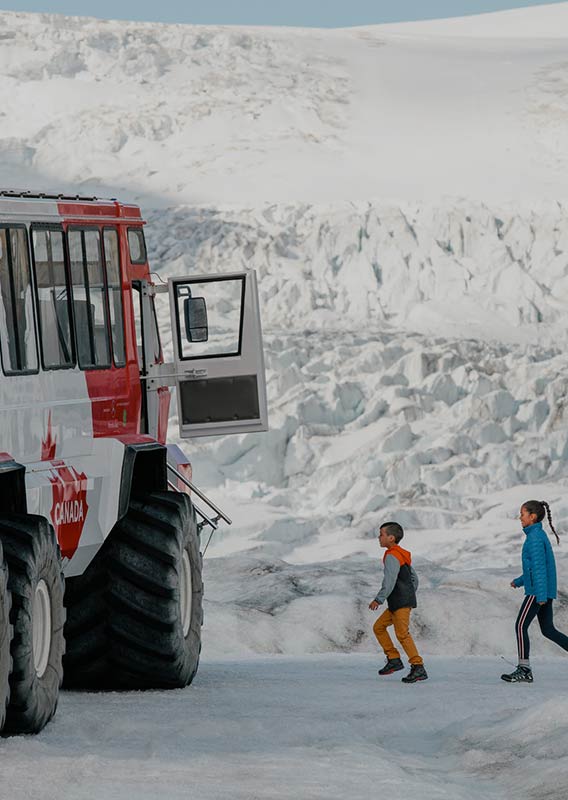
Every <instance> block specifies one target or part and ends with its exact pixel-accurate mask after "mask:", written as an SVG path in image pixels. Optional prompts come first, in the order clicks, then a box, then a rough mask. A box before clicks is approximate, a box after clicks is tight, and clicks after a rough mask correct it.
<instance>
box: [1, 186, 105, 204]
mask: <svg viewBox="0 0 568 800" xmlns="http://www.w3.org/2000/svg"><path fill="white" fill-rule="evenodd" d="M0 197H22V198H25V199H26V200H36V199H37V200H81V201H84V202H86V201H89V200H90V201H93V200H104V201H107V202H112V203H115V202H116V199H115V198H114V197H112V198H106V197H105V198H102V197H95V196H94V195H81V194H65V193H63V192H43V191H34V190H31V189H30V190H25V191H24V190H22V189H0Z"/></svg>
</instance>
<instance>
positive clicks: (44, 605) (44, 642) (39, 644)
mask: <svg viewBox="0 0 568 800" xmlns="http://www.w3.org/2000/svg"><path fill="white" fill-rule="evenodd" d="M32 619H33V655H34V667H35V671H36V673H37V675H38V677H39V678H41V676H42V675H43V673H44V672H45V670H46V669H47V664H48V662H49V651H50V650H51V599H50V597H49V590H48V588H47V584H46V582H45V581H44V580H41V581H39V583H38V585H37V586H36V590H35V595H34V606H33V617H32Z"/></svg>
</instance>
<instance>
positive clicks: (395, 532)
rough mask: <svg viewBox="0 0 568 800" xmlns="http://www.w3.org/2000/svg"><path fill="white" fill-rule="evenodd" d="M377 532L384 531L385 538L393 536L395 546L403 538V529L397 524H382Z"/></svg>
mask: <svg viewBox="0 0 568 800" xmlns="http://www.w3.org/2000/svg"><path fill="white" fill-rule="evenodd" d="M379 530H380V531H386V533H387V536H394V540H395V542H396V543H397V544H398V543H399V542H400V540H401V539H402V537H403V536H404V529H403V527H402V525H399V523H398V522H383V524H382V525H381V527H380V528H379Z"/></svg>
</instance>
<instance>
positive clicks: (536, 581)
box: [501, 500, 568, 683]
mask: <svg viewBox="0 0 568 800" xmlns="http://www.w3.org/2000/svg"><path fill="white" fill-rule="evenodd" d="M545 513H546V516H547V518H548V524H549V525H550V527H551V529H552V532H553V533H554V535H555V536H556V541H557V542H558V543H559V544H560V539H559V538H558V534H557V533H556V531H555V530H554V525H553V524H552V515H551V513H550V506H549V505H548V503H545V502H544V501H542V502H540V501H539V500H529V501H528V502H526V503H523V505H522V506H521V513H520V515H519V519H520V520H521V525H522V526H523V531H524V533H525V536H526V538H525V541H524V544H523V553H522V562H523V574H522V575H521V576H520V577H519V578H515V580H514V581H511V586H513V587H515V588H517V587H520V586H524V588H525V598H524V600H523V602H522V604H521V610H520V611H519V616H518V617H517V622H516V624H515V633H516V636H517V649H518V651H519V664H518V666H517V668H516V669H515V670H514V671H513V672H511V673H510V674H507V675H501V678H502V679H503V680H504V681H508V682H509V683H532V681H533V674H532V670H531V665H530V661H529V649H530V643H529V632H528V631H529V625H530V624H531V622H532V621H533V619H534V618H535V617H538V622H539V625H540V629H541V631H542V634H543V636H546V638H547V639H551V640H552V641H553V642H556V644H558V645H560V647H562V648H563V649H564V650H567V651H568V636H565V635H564V634H563V633H561V632H560V631H558V630H556V628H555V627H554V621H553V612H552V601H553V600H554V599H555V598H556V564H555V561H554V553H553V552H552V546H551V544H550V541H549V540H548V536H547V535H546V533H545V532H544V529H543V527H542V520H543V519H544V515H545Z"/></svg>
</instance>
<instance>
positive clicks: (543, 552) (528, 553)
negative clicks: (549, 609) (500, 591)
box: [513, 522, 556, 603]
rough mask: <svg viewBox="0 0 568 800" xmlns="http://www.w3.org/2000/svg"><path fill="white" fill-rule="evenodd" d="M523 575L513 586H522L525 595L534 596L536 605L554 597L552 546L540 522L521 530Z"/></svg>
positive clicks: (554, 566)
mask: <svg viewBox="0 0 568 800" xmlns="http://www.w3.org/2000/svg"><path fill="white" fill-rule="evenodd" d="M523 531H524V532H525V534H526V537H527V538H526V539H525V542H524V544H523V554H522V561H523V574H522V575H521V576H520V577H519V578H515V580H514V581H513V583H514V584H515V586H524V587H525V594H533V595H535V596H536V601H537V603H544V602H545V601H546V600H550V599H552V600H554V599H555V597H556V563H555V561H554V553H553V552H552V545H551V544H550V541H549V539H548V536H547V535H546V533H545V531H544V529H543V527H542V523H541V522H535V524H534V525H529V526H528V527H527V528H523Z"/></svg>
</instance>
